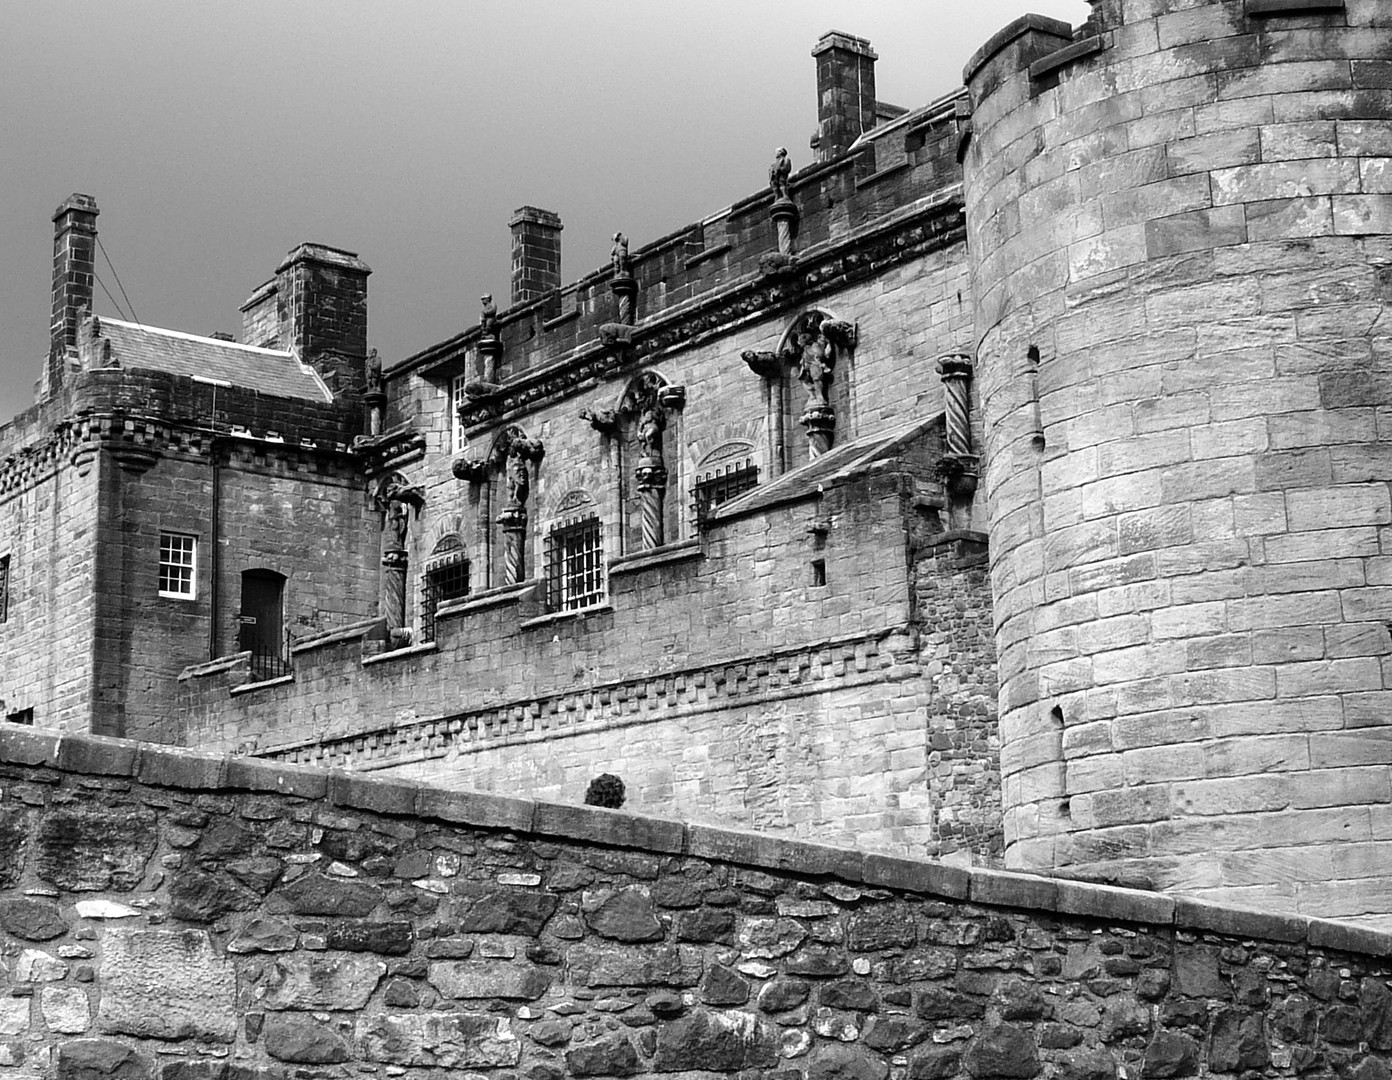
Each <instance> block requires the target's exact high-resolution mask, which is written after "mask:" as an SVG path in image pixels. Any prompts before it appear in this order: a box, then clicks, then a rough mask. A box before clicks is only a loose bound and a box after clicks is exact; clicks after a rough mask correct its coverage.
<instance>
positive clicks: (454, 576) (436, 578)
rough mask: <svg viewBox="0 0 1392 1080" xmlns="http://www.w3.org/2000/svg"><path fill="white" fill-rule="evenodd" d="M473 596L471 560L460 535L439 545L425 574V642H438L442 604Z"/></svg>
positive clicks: (452, 535)
mask: <svg viewBox="0 0 1392 1080" xmlns="http://www.w3.org/2000/svg"><path fill="white" fill-rule="evenodd" d="M468 595H469V557H468V554H467V553H466V552H465V550H464V541H463V540H462V539H460V536H459V534H458V533H446V534H445V535H444V536H442V537H440V539H439V540H438V541H437V542H436V544H435V547H434V549H433V550H432V551H431V552H430V556H429V557H428V558H427V559H426V560H425V566H424V568H423V569H422V572H421V608H420V610H421V640H422V641H434V640H435V613H436V612H437V611H438V610H439V609H440V605H441V604H447V603H449V602H450V601H451V600H461V599H463V598H464V597H466V596H468Z"/></svg>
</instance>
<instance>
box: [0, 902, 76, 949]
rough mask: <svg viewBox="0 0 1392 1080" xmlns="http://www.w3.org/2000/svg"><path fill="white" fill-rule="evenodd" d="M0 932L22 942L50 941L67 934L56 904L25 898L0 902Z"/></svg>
mask: <svg viewBox="0 0 1392 1080" xmlns="http://www.w3.org/2000/svg"><path fill="white" fill-rule="evenodd" d="M0 930H4V931H5V932H6V933H7V934H13V935H14V936H15V937H17V938H20V939H21V940H23V941H51V940H52V939H53V938H56V937H62V936H63V935H64V934H66V933H67V932H68V924H67V923H66V922H65V921H64V920H63V915H62V912H61V911H59V910H58V905H57V904H51V903H49V902H48V901H46V900H33V899H30V898H29V897H27V896H13V897H6V898H5V899H3V900H0Z"/></svg>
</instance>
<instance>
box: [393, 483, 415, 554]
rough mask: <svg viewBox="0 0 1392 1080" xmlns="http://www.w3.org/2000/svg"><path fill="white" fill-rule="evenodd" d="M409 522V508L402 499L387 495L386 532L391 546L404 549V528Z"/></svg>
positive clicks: (406, 527) (408, 525)
mask: <svg viewBox="0 0 1392 1080" xmlns="http://www.w3.org/2000/svg"><path fill="white" fill-rule="evenodd" d="M410 524H411V508H410V505H409V504H408V503H407V502H406V501H405V500H404V499H400V498H397V497H395V496H394V495H389V496H388V497H387V532H388V534H389V536H390V539H391V544H390V545H389V546H390V547H391V548H393V549H395V550H404V549H405V547H406V530H407V529H408V528H409V527H410Z"/></svg>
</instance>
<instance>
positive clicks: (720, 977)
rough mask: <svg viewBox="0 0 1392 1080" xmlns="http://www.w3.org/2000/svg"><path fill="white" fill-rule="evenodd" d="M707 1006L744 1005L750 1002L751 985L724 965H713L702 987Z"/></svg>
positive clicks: (702, 997) (702, 994)
mask: <svg viewBox="0 0 1392 1080" xmlns="http://www.w3.org/2000/svg"><path fill="white" fill-rule="evenodd" d="M701 1000H702V1001H704V1002H705V1003H706V1004H707V1005H743V1004H744V1003H745V1002H746V1001H748V1000H749V984H748V983H747V982H745V981H744V979H742V978H741V977H740V976H739V974H738V973H736V972H734V971H731V970H730V969H729V968H727V967H725V966H724V965H723V964H712V965H711V966H710V971H708V972H707V973H706V981H705V982H704V983H703V984H702V986H701Z"/></svg>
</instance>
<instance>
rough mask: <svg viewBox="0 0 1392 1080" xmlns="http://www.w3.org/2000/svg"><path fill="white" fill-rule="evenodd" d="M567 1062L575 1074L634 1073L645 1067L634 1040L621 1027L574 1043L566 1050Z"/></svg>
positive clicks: (627, 1074) (605, 1074) (616, 1074)
mask: <svg viewBox="0 0 1392 1080" xmlns="http://www.w3.org/2000/svg"><path fill="white" fill-rule="evenodd" d="M565 1062H566V1068H568V1069H569V1070H570V1074H571V1075H572V1076H634V1075H636V1074H638V1073H640V1072H642V1071H643V1066H642V1063H641V1062H640V1061H639V1060H638V1051H637V1050H635V1049H634V1048H633V1043H631V1042H629V1040H628V1036H627V1035H624V1034H623V1033H622V1032H617V1031H616V1032H614V1033H613V1034H611V1035H606V1036H605V1037H604V1038H602V1039H597V1040H595V1041H594V1042H591V1043H586V1044H584V1045H583V1046H576V1047H572V1048H571V1049H570V1050H567V1051H566V1055H565Z"/></svg>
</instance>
